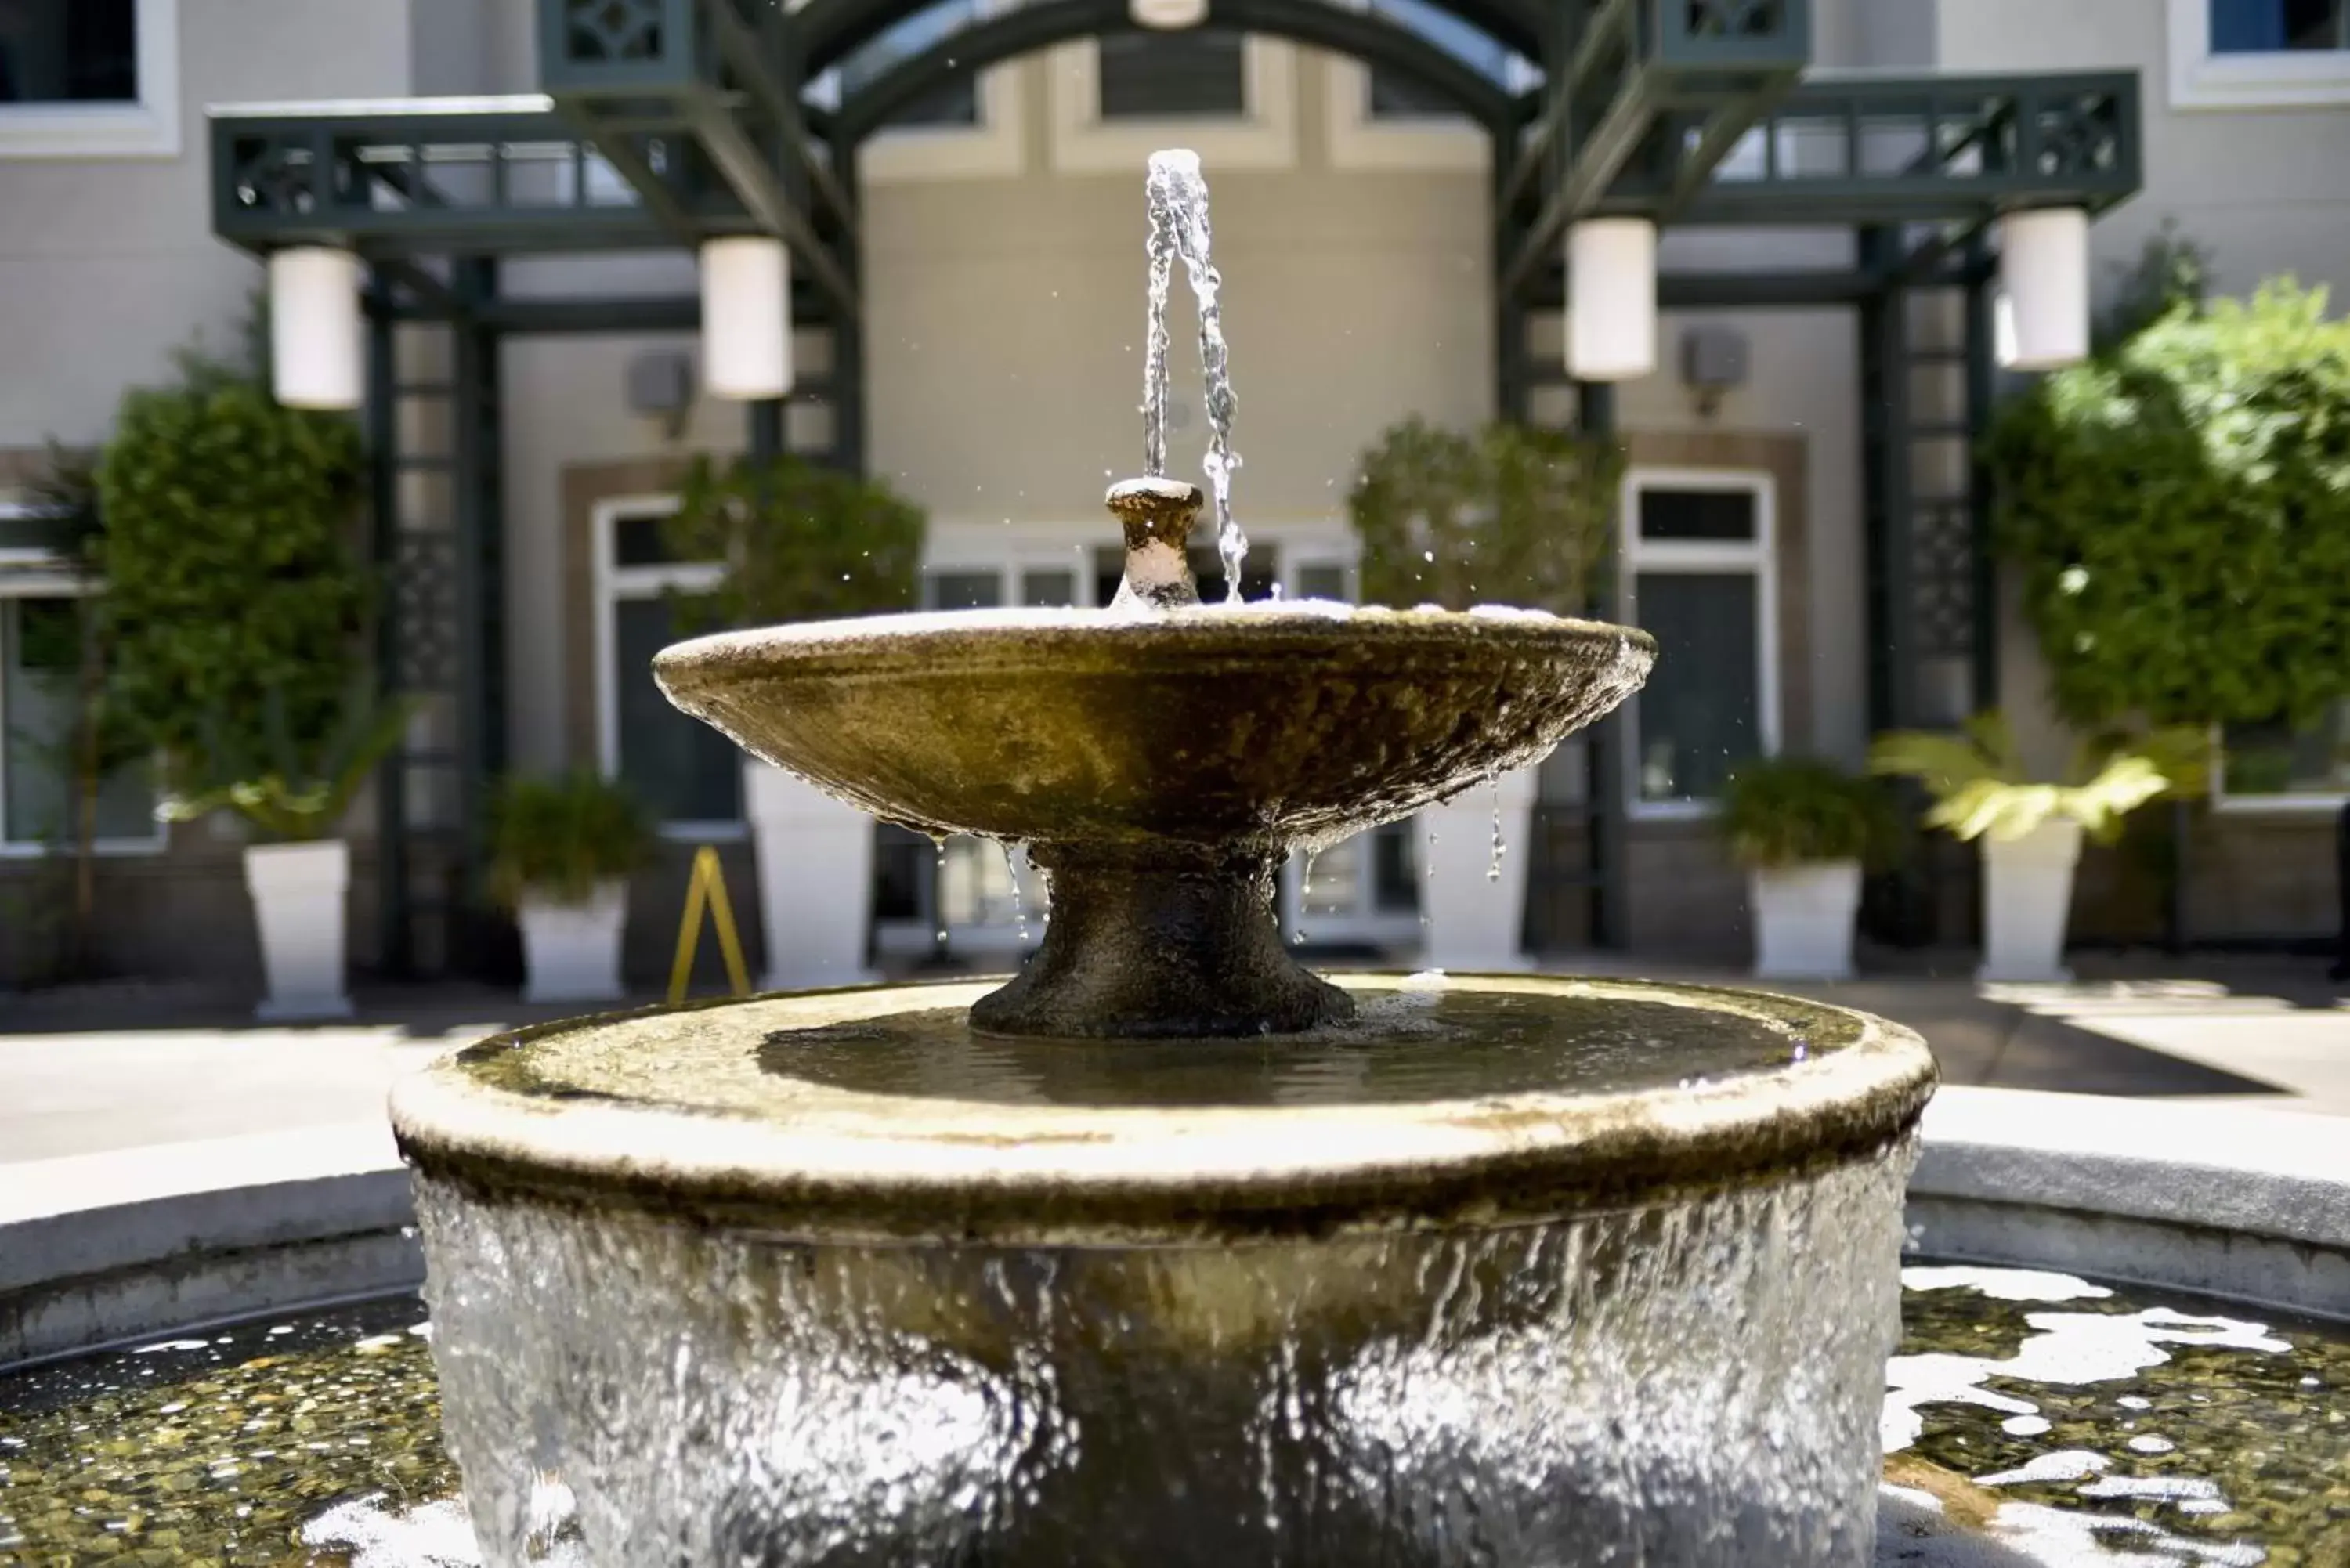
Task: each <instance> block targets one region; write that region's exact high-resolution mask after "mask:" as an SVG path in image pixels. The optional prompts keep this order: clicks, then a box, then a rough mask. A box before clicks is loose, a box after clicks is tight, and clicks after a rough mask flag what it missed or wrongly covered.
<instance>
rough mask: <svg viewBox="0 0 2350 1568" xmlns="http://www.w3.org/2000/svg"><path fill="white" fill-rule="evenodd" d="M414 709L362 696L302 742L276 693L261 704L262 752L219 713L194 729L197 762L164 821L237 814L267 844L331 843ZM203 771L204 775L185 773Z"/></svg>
mask: <svg viewBox="0 0 2350 1568" xmlns="http://www.w3.org/2000/svg"><path fill="white" fill-rule="evenodd" d="M408 716H409V708H408V705H407V704H405V703H402V702H398V701H390V702H387V701H382V700H380V699H378V698H376V697H374V696H373V695H371V694H369V693H368V692H367V691H364V690H361V691H354V692H353V693H352V694H351V695H350V696H349V697H348V699H347V700H346V701H345V703H344V707H343V711H342V715H341V718H340V720H339V722H337V723H336V725H335V726H334V727H333V728H332V729H331V730H329V731H328V732H327V733H326V734H325V735H324V736H322V737H320V738H319V739H317V740H315V741H305V740H302V739H298V738H297V737H296V735H295V733H294V726H293V725H292V723H291V722H289V721H288V719H287V716H286V699H285V696H284V694H283V692H282V691H279V690H278V689H277V688H276V687H275V686H273V687H271V688H270V689H269V690H268V691H266V692H265V693H264V694H263V697H262V701H261V724H260V730H261V735H260V743H259V745H258V746H257V747H256V746H254V745H251V744H249V743H246V742H241V741H240V740H239V738H238V730H239V728H240V727H239V726H237V725H234V724H230V723H225V722H223V721H222V718H221V715H220V713H219V712H218V711H208V712H206V713H205V714H203V716H202V717H201V718H199V719H198V720H197V722H196V732H197V734H198V736H199V738H200V743H199V744H198V745H196V746H195V747H194V748H192V754H193V757H194V758H196V759H200V761H196V762H189V761H186V760H183V761H182V764H181V767H182V772H181V774H180V776H178V777H175V778H174V779H173V781H172V783H173V788H172V793H171V794H168V795H166V796H165V797H164V800H163V804H162V805H161V807H160V808H159V815H161V816H162V817H163V819H164V820H165V821H167V822H192V821H194V820H195V819H196V818H198V817H200V816H207V815H211V814H212V813H213V812H215V811H232V812H234V813H235V814H236V815H239V816H241V817H243V818H244V820H245V821H246V822H247V823H249V824H250V825H251V826H253V827H254V829H255V831H256V832H258V833H259V834H260V835H261V836H262V837H263V838H264V839H265V840H271V841H276V842H281V843H293V844H304V843H310V842H313V841H315V840H317V839H321V838H326V837H328V836H330V835H332V834H333V833H334V831H335V829H336V827H337V826H338V825H339V824H340V823H341V822H342V819H343V816H344V815H345V814H346V813H348V811H349V810H350V807H351V802H352V801H353V800H355V799H357V798H358V796H359V791H360V790H361V789H362V788H364V787H365V786H366V784H367V781H368V779H369V775H371V774H373V773H374V772H375V770H376V767H377V766H378V764H380V763H381V762H382V761H383V760H384V759H385V758H386V757H388V756H390V754H391V753H392V750H393V748H394V747H396V746H398V745H399V744H400V737H401V736H402V735H403V734H404V733H405V732H406V731H407V728H408ZM191 766H200V767H201V768H202V769H203V772H202V773H201V774H192V775H191V774H188V773H187V772H186V771H185V770H186V769H188V768H189V767H191Z"/></svg>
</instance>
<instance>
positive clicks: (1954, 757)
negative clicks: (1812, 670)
mask: <svg viewBox="0 0 2350 1568" xmlns="http://www.w3.org/2000/svg"><path fill="white" fill-rule="evenodd" d="M2210 770H2211V741H2210V734H2209V733H2208V732H2205V731H2203V730H2200V729H2196V728H2192V727H2189V726H2178V727H2174V728H2169V729H2160V730H2155V731H2152V732H2148V733H2146V734H2143V735H2138V736H2135V737H2130V736H2117V735H2105V736H2098V737H2093V738H2092V739H2090V740H2087V741H2085V742H2082V744H2081V746H2080V748H2079V750H2078V751H2077V752H2076V753H2075V754H2074V762H2073V765H2072V767H2071V768H2070V769H2069V770H2068V771H2067V772H2066V774H2065V775H2064V778H2063V779H2061V780H2057V781H2054V782H2050V781H2045V780H2034V779H2033V778H2032V777H2031V776H2030V770H2029V769H2027V768H2026V767H2025V765H2024V763H2023V758H2022V752H2021V750H2020V749H2019V748H2018V747H2017V745H2016V742H2015V732H2014V730H2013V728H2012V726H2011V725H2010V724H2009V723H2008V722H2007V719H2006V717H2005V715H2003V714H2001V713H1996V712H1992V713H1980V714H1977V715H1976V716H1975V717H1974V718H1972V719H1970V720H1969V721H1968V722H1967V723H1966V726H1965V728H1964V730H1963V732H1960V733H1959V734H1955V735H1949V734H1935V733H1930V732H1922V731H1904V732H1897V733H1893V734H1888V735H1885V736H1882V737H1880V738H1879V739H1878V741H1877V744H1876V745H1875V746H1874V747H1872V748H1871V749H1870V752H1869V771H1870V772H1871V773H1875V774H1883V775H1887V776H1892V777H1898V778H1913V779H1916V780H1917V781H1918V783H1919V784H1923V785H1924V786H1925V787H1926V792H1927V793H1928V794H1930V795H1932V796H1933V797H1934V805H1933V808H1932V809H1931V810H1929V812H1928V813H1927V814H1926V822H1927V824H1928V825H1929V826H1933V827H1939V828H1943V829H1945V830H1947V831H1948V832H1950V834H1952V835H1953V836H1956V837H1959V838H1962V839H1974V838H1990V839H1992V840H1994V841H1996V842H2000V843H2008V842H2012V841H2013V840H2015V839H2018V838H2022V837H2023V836H2025V835H2027V834H2029V833H2031V832H2033V830H2034V829H2036V828H2039V827H2041V826H2043V825H2045V824H2046V823H2048V822H2051V821H2053V820H2055V819H2057V818H2060V817H2062V818H2067V819H2070V820H2071V821H2074V822H2077V823H2079V824H2080V825H2081V829H2082V831H2083V832H2085V833H2086V834H2087V835H2088V836H2090V837H2091V838H2093V839H2095V840H2096V841H2097V842H2099V843H2101V844H2109V843H2111V842H2113V840H2114V839H2115V838H2116V837H2118V836H2120V833H2121V826H2122V820H2123V818H2125V817H2126V816H2127V815H2129V814H2130V813H2131V812H2133V811H2136V810H2137V808H2138V807H2139V806H2141V805H2145V804H2146V803H2147V802H2148V801H2150V800H2153V799H2155V798H2156V797H2158V796H2159V795H2166V794H2168V795H2187V796H2191V795H2196V794H2201V793H2202V792H2203V790H2204V788H2205V787H2206V785H2207V784H2208V783H2209V781H2210Z"/></svg>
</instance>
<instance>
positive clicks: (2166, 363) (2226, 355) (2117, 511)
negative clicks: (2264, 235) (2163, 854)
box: [1989, 278, 2350, 727]
mask: <svg viewBox="0 0 2350 1568" xmlns="http://www.w3.org/2000/svg"><path fill="white" fill-rule="evenodd" d="M2176 283H2177V280H2176V279H2175V278H2174V280H2173V284H2174V286H2176ZM2325 311H2326V296H2325V294H2324V290H2322V289H2303V288H2300V287H2298V286H2295V285H2294V284H2293V283H2292V282H2290V281H2285V282H2279V283H2273V284H2271V285H2268V286H2264V287H2263V288H2262V289H2261V290H2260V292H2259V293H2258V294H2257V295H2256V296H2254V297H2253V298H2252V299H2251V300H2250V301H2249V302H2241V301H2230V300H2220V301H2217V302H2214V303H2212V304H2211V305H2210V306H2208V307H2202V308H2199V307H2198V306H2196V305H2195V304H2193V303H2192V301H2191V299H2187V300H2181V301H2179V302H2178V303H2177V304H2175V305H2173V306H2171V308H2170V309H2169V311H2168V313H2167V314H2165V315H2164V316H2162V317H2160V318H2159V319H2158V320H2157V321H2155V322H2154V323H2153V324H2152V325H2151V326H2148V327H2145V328H2144V329H2143V330H2141V331H2139V332H2137V334H2136V335H2134V336H2132V337H2129V338H2128V339H2127V340H2126V342H2123V343H2121V344H2120V345H2119V346H2118V347H2116V348H2111V349H2110V350H2109V351H2108V352H2106V354H2104V355H2102V356H2101V357H2099V358H2095V359H2093V360H2091V361H2090V362H2089V363H2087V364H2085V365H2081V366H2076V367H2074V368H2073V369H2068V370H2064V371H2062V372H2060V373H2058V374H2056V375H2054V376H2051V377H2049V378H2047V379H2044V380H2043V381H2041V382H2040V383H2039V384H2038V385H2037V386H2036V387H2035V388H2034V389H2033V391H2032V392H2030V393H2029V394H2027V395H2025V396H2023V397H2021V398H2018V399H2015V400H2012V401H2011V402H2010V403H2009V404H2008V405H2007V406H2006V408H2005V409H2004V410H2002V416H2001V418H2000V419H1999V421H1998V422H1997V424H1996V425H1995V427H1994V430H1993V432H1992V438H1991V444H1990V448H1989V454H1990V459H1991V465H1992V468H1993V470H1994V472H1995V474H1996V478H1997V491H1998V498H1999V507H1998V523H1997V534H1998V542H1999V545H2000V548H2001V551H2002V554H2003V555H2004V556H2006V557H2007V558H2008V559H2010V560H2011V561H2012V562H2013V563H2014V564H2015V565H2016V566H2018V567H2019V568H2020V571H2021V576H2022V589H2023V605H2024V613H2025V614H2026V616H2027V617H2028V618H2030V620H2031V622H2032V624H2033V628H2035V629H2036V630H2037V632H2038V633H2039V638H2040V641H2041V644H2042V646H2043V648H2044V649H2045V650H2046V652H2047V657H2048V661H2049V667H2050V689H2051V692H2052V695H2053V696H2054V701H2055V702H2056V705H2057V707H2058V709H2059V710H2060V711H2062V712H2063V713H2064V716H2065V717H2066V718H2067V719H2069V720H2071V721H2072V722H2074V723H2075V724H2076V725H2080V726H2082V727H2091V726H2095V725H2098V724H2105V723H2111V722H2115V721H2116V720H2118V719H2120V718H2122V717H2123V716H2125V715H2132V714H2138V715H2144V716H2145V717H2146V718H2147V719H2148V720H2150V721H2151V722H2155V723H2159V724H2169V723H2195V724H2208V723H2216V722H2262V721H2267V720H2271V719H2276V718H2287V719H2292V720H2293V721H2296V722H2303V721H2306V720H2308V719H2309V718H2311V717H2312V716H2314V714H2316V713H2317V712H2319V711H2321V710H2323V709H2324V706H2325V705H2326V704H2327V703H2328V702H2330V701H2334V700H2335V699H2338V698H2341V697H2344V696H2345V695H2350V615H2345V614H2344V613H2343V603H2344V592H2345V589H2344V585H2345V583H2350V322H2345V321H2343V320H2339V319H2332V320H2329V319H2328V318H2327V317H2326V314H2325Z"/></svg>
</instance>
